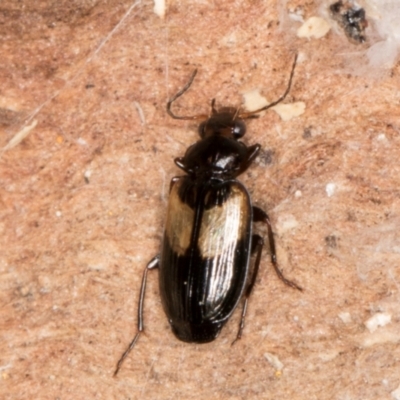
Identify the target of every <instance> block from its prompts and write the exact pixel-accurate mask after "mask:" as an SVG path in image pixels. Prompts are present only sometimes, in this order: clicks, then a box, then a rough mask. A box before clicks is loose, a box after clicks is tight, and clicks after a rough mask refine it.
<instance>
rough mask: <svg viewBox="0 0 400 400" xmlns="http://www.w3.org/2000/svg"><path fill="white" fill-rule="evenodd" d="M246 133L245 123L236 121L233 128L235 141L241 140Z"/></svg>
mask: <svg viewBox="0 0 400 400" xmlns="http://www.w3.org/2000/svg"><path fill="white" fill-rule="evenodd" d="M245 133H246V125H245V123H244V122H243V121H235V125H234V126H233V128H232V136H233V137H234V139H240V138H241V137H242V136H243V135H244V134H245Z"/></svg>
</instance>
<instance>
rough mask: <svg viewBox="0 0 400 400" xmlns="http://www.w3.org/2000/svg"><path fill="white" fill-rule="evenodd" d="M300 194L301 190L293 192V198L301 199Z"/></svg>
mask: <svg viewBox="0 0 400 400" xmlns="http://www.w3.org/2000/svg"><path fill="white" fill-rule="evenodd" d="M302 194H303V193H302V192H301V190H296V191H295V192H294V197H296V198H297V199H298V198H299V197H301V196H302Z"/></svg>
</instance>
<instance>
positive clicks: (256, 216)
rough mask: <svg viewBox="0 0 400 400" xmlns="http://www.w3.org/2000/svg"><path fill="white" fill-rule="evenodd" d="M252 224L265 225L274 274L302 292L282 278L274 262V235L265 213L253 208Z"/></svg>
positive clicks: (276, 263)
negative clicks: (259, 223) (260, 223)
mask: <svg viewBox="0 0 400 400" xmlns="http://www.w3.org/2000/svg"><path fill="white" fill-rule="evenodd" d="M253 222H264V223H266V224H267V227H268V241H269V250H270V252H271V262H272V265H273V267H274V269H275V272H276V274H277V275H278V278H279V279H280V280H281V281H282V282H283V283H284V284H285V285H288V286H290V287H292V288H294V289H297V290H300V291H303V289H302V288H301V287H300V286H299V285H297V284H296V283H294V282H292V281H290V280H289V279H286V278H285V277H284V276H283V273H282V271H281V270H280V269H279V266H278V262H277V260H276V249H275V240H274V234H273V232H272V226H271V221H270V219H269V217H268V215H267V213H266V212H265V211H263V210H261V208H258V207H253Z"/></svg>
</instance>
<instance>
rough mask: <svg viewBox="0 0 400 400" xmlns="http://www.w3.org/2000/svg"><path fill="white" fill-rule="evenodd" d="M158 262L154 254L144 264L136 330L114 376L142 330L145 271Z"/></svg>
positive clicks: (158, 259)
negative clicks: (145, 264)
mask: <svg viewBox="0 0 400 400" xmlns="http://www.w3.org/2000/svg"><path fill="white" fill-rule="evenodd" d="M159 262H160V256H159V255H157V256H155V257H154V258H153V259H152V260H151V261H150V262H149V263H148V264H147V266H146V268H145V270H144V272H143V278H142V285H141V287H140V294H139V306H138V331H137V333H136V335H135V337H134V338H133V340H132V341H131V343H130V344H129V346H128V348H127V349H126V350H125V351H124V353H123V354H122V356H121V358H120V359H119V360H118V363H117V367H116V368H115V371H114V376H116V375H117V374H118V371H119V370H120V369H121V365H122V363H123V362H124V360H125V358H126V357H128V355H129V353H130V352H131V350H132V349H133V348H134V347H135V344H136V342H137V341H138V339H139V336H140V334H141V333H142V332H143V330H144V325H143V304H144V295H145V292H146V283H147V273H148V272H149V271H150V270H151V269H155V268H158V266H159Z"/></svg>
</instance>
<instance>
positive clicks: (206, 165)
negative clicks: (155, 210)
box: [114, 56, 302, 376]
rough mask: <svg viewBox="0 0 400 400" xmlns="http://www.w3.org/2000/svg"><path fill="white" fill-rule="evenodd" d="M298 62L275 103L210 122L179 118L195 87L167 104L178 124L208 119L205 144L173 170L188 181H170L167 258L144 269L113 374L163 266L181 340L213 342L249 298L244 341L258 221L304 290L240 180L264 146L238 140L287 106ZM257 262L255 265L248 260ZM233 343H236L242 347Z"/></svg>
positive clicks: (164, 289) (164, 291)
mask: <svg viewBox="0 0 400 400" xmlns="http://www.w3.org/2000/svg"><path fill="white" fill-rule="evenodd" d="M296 59H297V56H296V57H295V60H294V62H293V66H292V70H291V73H290V78H289V83H288V86H287V88H286V91H285V93H284V94H283V95H282V96H281V97H280V98H279V99H278V100H276V101H274V102H273V103H270V104H268V105H267V106H264V107H262V108H260V109H258V110H256V111H251V112H242V111H240V109H235V108H228V107H224V108H221V109H219V110H217V109H216V108H215V99H213V100H212V102H211V116H209V115H196V116H177V115H175V114H174V113H173V112H172V111H171V105H172V103H173V102H174V101H175V100H176V99H177V98H178V97H180V96H182V95H183V94H184V93H185V92H186V91H187V90H188V89H189V87H190V85H191V84H192V82H193V80H194V77H195V75H196V72H197V71H194V73H193V75H192V77H191V78H190V80H189V82H188V83H187V84H186V85H185V87H184V88H183V89H181V90H180V91H179V92H178V93H177V94H176V95H175V96H173V97H172V98H171V99H170V100H169V101H168V103H167V112H168V114H169V115H170V116H171V117H172V118H175V119H182V120H202V121H203V122H201V124H200V126H199V134H200V137H201V139H200V140H199V141H198V142H196V143H195V144H193V145H192V146H190V147H189V148H188V149H187V151H186V154H185V156H184V157H182V158H177V159H175V164H176V165H177V166H178V167H179V168H181V169H182V170H183V171H184V172H186V174H187V175H185V176H180V177H175V178H173V179H172V181H171V186H170V194H169V202H168V210H167V220H166V224H165V231H164V238H163V243H162V250H161V254H160V255H157V256H156V257H155V258H153V259H152V260H151V261H150V262H149V264H148V265H147V266H146V268H145V270H144V273H143V279H142V285H141V289H140V295H139V307H138V332H137V333H136V336H135V337H134V338H133V340H132V342H131V343H130V345H129V347H128V348H127V350H126V351H125V352H124V354H123V355H122V356H121V358H120V359H119V361H118V364H117V367H116V370H115V372H114V376H115V375H116V374H117V373H118V371H119V369H120V368H121V365H122V363H123V361H124V360H125V358H126V357H127V356H128V354H129V352H130V351H131V350H132V348H133V347H134V346H135V344H136V342H137V340H138V338H139V336H140V334H141V332H143V329H144V327H143V302H144V296H145V289H146V280H147V273H148V271H149V270H151V269H155V268H159V270H160V273H159V286H160V295H161V301H162V305H163V308H164V311H165V313H166V314H167V318H168V321H169V323H170V325H171V328H172V331H173V332H174V334H175V336H176V337H177V338H178V339H180V340H182V341H184V342H190V343H207V342H211V341H213V340H214V339H215V338H216V337H217V336H218V334H219V332H220V331H221V328H222V327H223V326H224V324H225V323H226V322H227V320H228V319H229V318H230V316H231V315H232V313H233V311H234V310H235V308H236V307H237V305H238V303H239V301H240V300H241V299H242V298H244V304H243V311H242V316H241V322H240V326H239V331H238V334H237V337H236V340H238V339H240V337H241V335H242V332H243V328H244V320H245V315H246V310H247V304H248V300H249V296H250V294H251V291H252V289H253V286H254V283H255V281H256V277H257V272H258V269H259V266H260V260H261V252H262V248H263V245H264V241H263V238H262V237H261V236H259V235H257V234H254V233H253V222H264V223H265V224H266V225H267V228H268V241H269V247H270V252H271V261H272V265H273V267H274V269H275V271H276V273H277V275H278V277H279V278H280V279H281V280H282V281H283V282H284V283H285V284H286V285H288V286H291V287H293V288H295V289H298V290H302V289H301V288H300V287H299V286H298V285H296V284H295V283H293V282H291V281H289V280H288V279H286V278H285V277H284V276H283V274H282V272H281V271H280V269H279V267H278V264H277V260H276V251H275V242H274V237H273V232H272V227H271V222H270V220H269V218H268V215H267V214H266V213H265V212H264V211H263V210H261V209H260V208H258V207H255V206H253V205H252V204H251V200H250V196H249V194H248V192H247V190H246V188H245V187H244V186H243V185H242V184H241V183H240V182H239V181H237V180H236V179H235V178H236V177H237V176H238V175H240V174H241V173H243V172H244V171H246V169H247V168H248V167H249V166H250V165H251V163H252V162H253V161H254V159H255V158H256V156H257V154H258V152H259V150H260V148H261V146H260V145H259V144H254V145H252V146H249V147H247V146H246V145H245V144H244V143H242V142H240V141H239V139H240V138H241V137H242V136H243V135H244V134H245V132H246V125H245V123H244V120H245V119H247V118H257V115H256V114H257V113H259V112H261V111H264V110H267V109H268V108H270V107H273V106H274V105H276V104H278V103H279V102H281V101H282V100H283V99H284V98H285V97H286V96H287V94H288V93H289V91H290V87H291V83H292V79H293V74H294V69H295V65H296ZM252 254H255V262H254V265H253V267H250V256H251V255H252ZM236 340H235V341H236Z"/></svg>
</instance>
